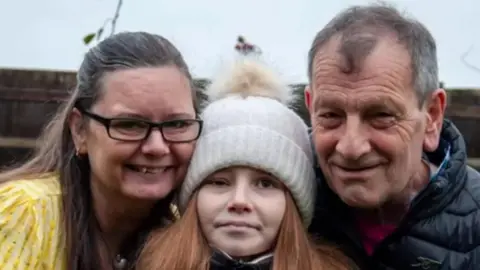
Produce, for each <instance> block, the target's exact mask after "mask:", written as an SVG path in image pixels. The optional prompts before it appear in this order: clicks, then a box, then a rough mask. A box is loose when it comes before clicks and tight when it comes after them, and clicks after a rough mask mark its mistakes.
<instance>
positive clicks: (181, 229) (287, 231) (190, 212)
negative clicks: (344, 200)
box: [136, 192, 354, 270]
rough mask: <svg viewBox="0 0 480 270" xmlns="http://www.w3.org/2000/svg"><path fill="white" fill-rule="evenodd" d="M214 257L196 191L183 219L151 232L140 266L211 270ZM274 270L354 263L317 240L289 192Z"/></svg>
mask: <svg viewBox="0 0 480 270" xmlns="http://www.w3.org/2000/svg"><path fill="white" fill-rule="evenodd" d="M210 256H211V248H210V246H209V245H208V243H207V242H206V240H205V237H204V236H203V233H202V231H201V229H200V224H199V221H198V216H197V195H196V193H195V194H194V195H193V197H192V199H191V200H190V202H189V204H188V205H187V209H186V211H185V213H184V215H183V216H182V218H181V219H180V220H178V221H177V222H175V223H173V224H172V225H170V226H169V227H167V228H163V229H158V230H156V231H153V232H152V233H151V234H150V236H149V238H148V240H147V242H146V243H145V246H144V248H143V250H142V252H141V254H140V256H139V259H138V261H137V264H136V265H137V266H136V269H137V270H164V269H172V270H173V269H182V270H183V269H184V270H209V269H210ZM272 269H273V270H299V269H301V270H350V269H354V265H353V264H352V263H351V261H350V260H349V259H348V258H347V257H346V256H345V255H344V254H343V253H341V252H340V251H339V250H337V249H336V248H335V247H332V246H327V245H317V244H314V243H313V241H312V240H311V239H310V237H309V236H308V234H307V232H306V229H305V227H304V224H303V223H302V219H301V217H300V215H299V213H298V211H297V208H296V205H295V203H294V201H293V199H292V197H291V195H290V193H289V192H286V209H285V214H284V218H283V221H282V224H281V226H280V231H279V233H278V238H277V243H276V246H275V249H274V257H273V268H272Z"/></svg>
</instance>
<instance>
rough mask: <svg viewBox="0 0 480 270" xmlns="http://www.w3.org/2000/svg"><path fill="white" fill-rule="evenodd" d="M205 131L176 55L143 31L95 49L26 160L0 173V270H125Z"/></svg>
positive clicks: (168, 211) (164, 218) (159, 218)
mask: <svg viewBox="0 0 480 270" xmlns="http://www.w3.org/2000/svg"><path fill="white" fill-rule="evenodd" d="M201 129H202V122H201V121H200V120H199V119H197V110H196V100H195V92H194V90H193V83H192V78H191V75H190V72H189V70H188V67H187V65H186V63H185V61H184V59H183V57H182V55H181V54H180V52H179V51H178V50H177V49H176V48H175V47H174V45H172V44H171V43H170V42H169V41H168V40H166V39H165V38H163V37H161V36H158V35H152V34H148V33H144V32H125V33H120V34H117V35H114V36H112V37H110V38H108V39H106V40H104V41H102V42H100V43H99V44H98V45H97V46H95V47H94V48H92V49H91V50H90V51H89V52H88V53H87V54H86V55H85V58H84V60H83V63H82V64H81V66H80V69H79V71H78V75H77V87H76V88H75V90H74V91H73V92H72V93H71V95H70V97H69V99H68V100H67V101H66V103H65V104H64V106H63V107H62V108H61V110H60V111H59V113H58V114H57V115H56V116H55V117H54V118H53V120H52V121H51V122H50V124H49V125H48V126H47V128H46V129H45V131H44V134H43V136H42V138H41V143H40V144H39V148H38V150H37V151H36V153H35V154H34V155H33V156H32V158H31V159H30V160H29V161H28V162H26V163H24V164H20V165H19V166H17V167H15V168H12V169H10V170H8V171H5V172H3V173H1V174H0V182H1V184H0V247H1V251H0V265H1V268H2V269H61V270H63V269H68V270H92V269H108V270H111V269H130V268H132V264H133V262H134V261H135V259H136V256H137V254H138V251H139V248H140V247H141V246H142V244H143V241H144V238H145V235H146V234H147V233H148V232H149V231H150V230H152V229H153V228H158V227H163V226H166V225H167V224H169V223H171V222H172V221H173V220H174V219H175V214H176V213H175V212H174V210H175V209H173V207H172V205H171V203H172V199H173V196H174V193H175V190H176V189H177V188H178V187H179V185H180V184H181V182H182V181H183V179H184V177H185V174H186V170H187V165H188V163H189V160H190V158H191V156H192V152H193V149H194V146H195V141H196V140H197V138H198V137H199V135H200V132H201Z"/></svg>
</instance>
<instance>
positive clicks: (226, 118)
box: [137, 60, 351, 270]
mask: <svg viewBox="0 0 480 270" xmlns="http://www.w3.org/2000/svg"><path fill="white" fill-rule="evenodd" d="M207 95H208V97H209V102H210V103H209V104H208V106H207V107H206V108H205V110H204V111H203V113H202V119H203V121H204V129H203V131H202V135H201V137H200V138H199V140H198V142H197V146H196V149H195V152H194V155H193V158H192V161H191V164H190V167H189V171H188V173H187V177H186V179H185V182H184V184H183V186H182V188H181V191H180V194H179V200H178V202H179V204H178V206H179V210H180V211H181V214H182V217H181V219H180V220H179V221H177V222H176V223H174V224H173V225H171V226H170V227H168V228H166V229H161V230H158V231H155V232H153V233H152V234H151V236H150V239H149V240H148V241H147V243H146V245H145V247H144V249H143V251H142V254H141V255H140V259H139V261H138V264H137V269H138V270H163V269H182V270H183V269H185V270H187V269H192V270H193V269H194V270H212V269H274V270H310V269H311V270H313V269H315V270H321V269H325V270H327V269H328V270H335V269H351V267H350V265H349V260H348V259H347V258H346V257H345V256H344V255H343V254H341V253H339V252H338V251H337V250H336V249H335V248H333V247H330V246H325V245H323V246H319V245H316V244H314V243H313V241H311V239H309V237H308V235H307V231H306V228H307V227H308V225H309V224H310V221H311V220H312V215H313V210H314V205H315V193H316V182H315V173H314V170H313V168H314V164H313V162H314V161H313V154H312V149H311V145H310V141H309V136H308V129H307V126H306V125H305V123H304V121H303V120H302V119H301V118H300V117H299V116H298V115H297V114H296V113H295V112H294V111H293V110H291V109H290V108H289V107H288V104H290V103H291V101H292V97H293V93H292V90H291V88H290V87H288V86H287V85H284V84H282V83H281V81H280V80H279V79H278V78H277V77H276V76H275V75H274V74H273V72H272V71H270V70H269V69H267V68H266V67H264V66H262V65H261V64H259V63H256V62H252V61H247V60H244V61H240V62H238V63H237V64H236V65H235V66H234V68H233V70H231V71H230V72H229V73H228V74H227V75H226V76H223V77H221V78H220V80H217V81H214V82H213V83H212V85H211V87H210V88H209V89H208V90H207Z"/></svg>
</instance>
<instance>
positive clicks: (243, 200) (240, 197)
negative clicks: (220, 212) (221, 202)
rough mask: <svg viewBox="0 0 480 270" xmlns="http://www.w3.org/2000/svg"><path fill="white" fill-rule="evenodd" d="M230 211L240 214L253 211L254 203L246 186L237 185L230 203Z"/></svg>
mask: <svg viewBox="0 0 480 270" xmlns="http://www.w3.org/2000/svg"><path fill="white" fill-rule="evenodd" d="M228 211H230V212H235V213H238V214H242V213H249V212H251V211H252V204H251V202H250V199H249V197H248V190H247V189H246V188H245V187H242V186H237V187H235V189H234V190H233V192H232V197H231V199H230V202H229V203H228Z"/></svg>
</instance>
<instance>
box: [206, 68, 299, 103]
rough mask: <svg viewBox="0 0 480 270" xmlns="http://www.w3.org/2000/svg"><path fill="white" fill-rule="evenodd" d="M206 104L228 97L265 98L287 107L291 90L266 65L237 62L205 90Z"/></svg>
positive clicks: (290, 97)
mask: <svg viewBox="0 0 480 270" xmlns="http://www.w3.org/2000/svg"><path fill="white" fill-rule="evenodd" d="M205 94H206V95H207V97H208V102H213V101H216V100H219V99H222V98H225V97H228V96H232V95H239V96H242V97H244V98H247V97H249V96H250V97H252V96H256V97H266V98H271V99H275V100H277V101H279V102H281V103H283V104H285V105H289V104H290V103H291V102H292V101H293V99H294V95H293V91H292V89H291V88H290V87H289V86H288V85H287V84H285V83H283V81H282V80H281V79H280V77H279V76H278V75H277V74H275V72H274V71H273V70H271V69H269V68H268V67H267V66H266V65H264V64H262V63H260V62H258V61H256V60H252V59H241V60H237V61H236V62H235V63H234V64H233V66H232V67H231V68H230V69H228V70H227V71H226V72H225V73H224V74H222V75H221V76H219V77H218V78H217V79H216V80H214V81H213V82H212V84H211V85H210V86H209V87H208V88H207V89H206V92H205Z"/></svg>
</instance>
